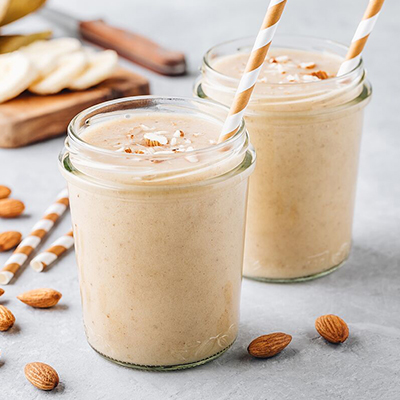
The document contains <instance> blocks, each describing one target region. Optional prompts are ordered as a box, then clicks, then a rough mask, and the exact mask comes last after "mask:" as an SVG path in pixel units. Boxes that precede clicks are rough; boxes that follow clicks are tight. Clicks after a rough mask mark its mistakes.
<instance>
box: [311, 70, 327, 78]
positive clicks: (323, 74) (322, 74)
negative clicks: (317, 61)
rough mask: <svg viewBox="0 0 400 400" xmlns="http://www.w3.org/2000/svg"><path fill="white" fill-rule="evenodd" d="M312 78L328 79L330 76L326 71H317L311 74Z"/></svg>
mask: <svg viewBox="0 0 400 400" xmlns="http://www.w3.org/2000/svg"><path fill="white" fill-rule="evenodd" d="M311 75H312V76H316V77H317V78H319V79H328V78H329V76H328V74H327V73H326V72H325V71H316V72H313V73H312V74H311Z"/></svg>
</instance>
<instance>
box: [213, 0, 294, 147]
mask: <svg viewBox="0 0 400 400" xmlns="http://www.w3.org/2000/svg"><path fill="white" fill-rule="evenodd" d="M286 1H287V0H271V2H270V3H269V6H268V10H267V14H266V15H265V18H264V21H263V23H262V26H261V29H260V32H259V33H258V35H257V39H256V41H255V43H254V46H253V49H252V51H251V53H250V58H249V61H248V62H247V65H246V69H245V72H244V74H243V76H242V79H241V80H240V82H239V86H238V88H237V91H236V94H235V97H234V99H233V103H232V106H231V109H230V110H229V115H228V118H227V119H226V121H225V124H224V127H223V128H222V132H221V135H220V137H219V140H218V142H219V143H221V142H223V141H224V140H226V139H229V138H230V137H231V136H233V135H234V134H235V133H236V131H237V130H238V128H239V126H240V122H241V120H242V118H243V114H244V111H245V109H246V107H247V104H248V103H249V101H250V96H251V93H252V92H253V89H254V86H255V84H256V82H257V79H258V75H259V74H260V71H261V68H262V66H263V63H264V61H265V57H266V55H267V53H268V49H269V46H270V45H271V42H272V39H273V37H274V35H275V31H276V28H277V27H278V24H279V21H280V19H281V16H282V13H283V10H284V8H285V5H286Z"/></svg>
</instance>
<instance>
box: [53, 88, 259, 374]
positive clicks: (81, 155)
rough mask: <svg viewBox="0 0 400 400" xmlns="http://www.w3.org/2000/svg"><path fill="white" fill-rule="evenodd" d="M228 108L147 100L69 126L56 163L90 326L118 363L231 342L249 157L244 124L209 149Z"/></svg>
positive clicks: (179, 362) (188, 362) (201, 351)
mask: <svg viewBox="0 0 400 400" xmlns="http://www.w3.org/2000/svg"><path fill="white" fill-rule="evenodd" d="M226 114H227V110H226V109H225V108H223V107H220V106H218V105H215V104H212V103H210V102H206V101H196V100H190V99H187V100H186V99H171V98H155V97H151V96H150V97H143V98H132V99H122V100H120V101H114V102H109V103H104V104H101V105H99V106H96V107H94V108H92V109H89V110H86V111H84V112H83V113H82V114H80V115H78V116H77V117H76V118H75V119H74V120H73V121H72V122H71V125H70V127H69V136H68V139H67V141H66V149H65V150H64V151H63V153H62V154H61V170H62V172H63V174H64V176H65V177H66V179H67V181H68V188H69V193H70V204H71V213H72V220H73V229H74V237H75V241H76V253H77V261H78V267H79V279H80V287H81V296H82V306H83V317H84V324H85V330H86V335H87V338H88V341H89V343H90V345H91V346H92V347H93V348H94V349H95V350H96V351H98V352H99V353H101V354H102V355H104V356H106V357H107V358H109V359H111V360H113V361H115V362H117V363H120V364H123V365H127V366H131V367H136V368H144V369H158V370H168V369H179V368H188V367H191V366H195V365H200V364H202V363H204V362H206V361H209V360H212V359H213V358H215V357H217V356H218V355H220V354H222V353H223V352H224V351H225V350H226V349H228V348H229V347H230V346H231V345H232V343H233V341H234V340H235V338H236V334H237V329H238V323H239V301H240V286H241V274H242V264H243V247H244V231H245V216H246V202H247V186H248V176H249V174H250V172H251V171H252V169H253V164H254V158H255V156H254V152H253V151H252V149H251V146H250V144H249V142H248V137H247V132H246V131H245V128H244V126H243V125H242V127H241V129H240V131H239V132H238V134H237V135H235V137H233V138H232V140H229V141H226V142H224V143H222V144H220V145H217V144H216V142H217V139H218V136H219V133H220V131H221V128H222V124H223V120H224V118H225V116H226Z"/></svg>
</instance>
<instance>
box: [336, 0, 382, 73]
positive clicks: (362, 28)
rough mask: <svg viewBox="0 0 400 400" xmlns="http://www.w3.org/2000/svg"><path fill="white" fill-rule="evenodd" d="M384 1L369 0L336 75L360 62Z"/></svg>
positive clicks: (347, 70) (345, 71)
mask: <svg viewBox="0 0 400 400" xmlns="http://www.w3.org/2000/svg"><path fill="white" fill-rule="evenodd" d="M384 1H385V0H370V2H369V4H368V7H367V9H366V11H365V13H364V16H363V19H362V20H361V22H360V24H359V25H358V28H357V30H356V33H355V34H354V37H353V40H352V41H351V45H350V48H349V51H348V52H347V55H346V59H345V61H343V63H342V65H341V66H340V68H339V71H338V73H337V76H342V75H344V74H347V73H348V72H350V71H352V70H353V69H354V68H356V67H357V65H358V64H359V63H360V58H361V53H362V51H363V49H364V47H365V44H366V43H367V40H368V37H369V35H370V34H371V32H372V30H373V29H374V26H375V23H376V21H377V20H378V17H379V14H380V12H381V8H382V6H383V3H384Z"/></svg>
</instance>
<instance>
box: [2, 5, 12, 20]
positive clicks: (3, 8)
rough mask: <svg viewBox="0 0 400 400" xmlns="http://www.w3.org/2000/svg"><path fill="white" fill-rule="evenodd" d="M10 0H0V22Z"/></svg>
mask: <svg viewBox="0 0 400 400" xmlns="http://www.w3.org/2000/svg"><path fill="white" fill-rule="evenodd" d="M10 2H11V0H0V23H1V21H2V20H3V18H4V17H5V16H6V14H7V10H8V6H9V5H10Z"/></svg>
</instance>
